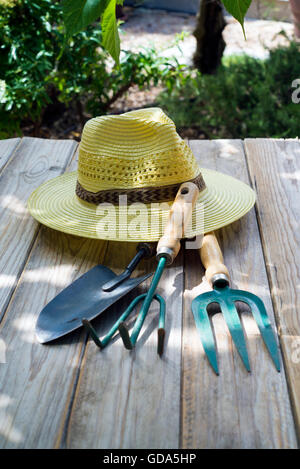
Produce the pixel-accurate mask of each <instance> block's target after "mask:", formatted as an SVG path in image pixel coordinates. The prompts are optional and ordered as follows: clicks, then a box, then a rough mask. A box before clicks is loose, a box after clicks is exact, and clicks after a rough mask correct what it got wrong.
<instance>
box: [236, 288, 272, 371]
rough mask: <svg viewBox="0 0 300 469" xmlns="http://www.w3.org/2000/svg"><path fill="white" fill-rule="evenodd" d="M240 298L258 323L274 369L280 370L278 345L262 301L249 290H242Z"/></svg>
mask: <svg viewBox="0 0 300 469" xmlns="http://www.w3.org/2000/svg"><path fill="white" fill-rule="evenodd" d="M240 300H241V301H244V302H246V303H247V304H248V305H249V306H250V308H251V311H252V314H253V317H254V319H255V321H256V324H257V325H258V328H259V331H260V333H261V336H262V338H263V341H264V343H265V345H266V347H267V350H268V352H269V354H270V356H271V358H272V360H273V363H274V365H275V367H276V370H277V371H280V358H279V353H278V345H277V342H276V338H275V334H274V332H273V329H272V324H271V322H270V319H269V317H268V313H267V311H266V308H265V305H264V303H263V301H262V300H261V299H260V298H259V297H258V296H256V295H253V294H252V293H249V292H243V295H242V296H241V298H240Z"/></svg>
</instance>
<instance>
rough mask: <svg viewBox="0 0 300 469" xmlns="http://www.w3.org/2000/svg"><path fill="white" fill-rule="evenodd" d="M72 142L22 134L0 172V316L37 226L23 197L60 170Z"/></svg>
mask: <svg viewBox="0 0 300 469" xmlns="http://www.w3.org/2000/svg"><path fill="white" fill-rule="evenodd" d="M13 140H14V141H13V142H12V143H13V144H14V147H13V148H16V146H15V145H16V144H17V142H16V141H15V139H13ZM76 146H77V144H76V143H75V142H72V141H70V140H60V141H55V140H43V139H37V138H23V139H22V142H21V143H20V144H19V146H18V147H17V148H16V151H15V152H14V153H13V158H11V160H9V162H8V163H7V165H6V166H5V168H4V169H3V171H2V173H1V175H0V206H1V212H0V239H1V252H0V272H1V275H0V320H1V318H2V317H3V315H4V313H5V310H6V307H7V305H8V302H9V300H10V298H11V295H12V292H13V291H14V288H15V287H16V284H17V281H18V278H19V276H20V273H21V272H22V269H23V267H24V264H25V262H26V259H27V257H28V254H29V252H30V249H31V247H32V243H33V242H34V239H35V236H36V234H37V230H38V227H39V224H38V223H37V222H36V221H35V220H34V219H33V218H32V217H31V216H30V214H29V212H28V210H27V208H26V202H27V199H28V197H29V195H30V194H31V192H32V191H33V190H34V189H36V188H37V187H38V186H39V185H40V184H41V183H42V182H44V181H46V180H47V179H50V178H51V177H55V176H57V175H59V174H61V173H62V172H63V171H64V169H65V167H66V165H67V163H68V161H69V160H70V159H71V157H72V155H73V153H74V151H75V149H76Z"/></svg>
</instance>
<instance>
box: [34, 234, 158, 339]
mask: <svg viewBox="0 0 300 469" xmlns="http://www.w3.org/2000/svg"><path fill="white" fill-rule="evenodd" d="M154 254H155V246H153V245H151V244H148V243H140V244H139V245H138V246H137V253H136V255H135V256H134V258H133V259H132V260H131V262H130V263H129V264H128V266H127V267H126V268H125V270H124V272H122V274H120V275H116V274H115V273H114V272H113V271H112V270H110V269H109V268H108V267H105V266H104V265H96V266H95V267H93V268H92V269H91V270H89V271H88V272H86V273H85V274H83V275H82V276H81V277H79V278H78V279H77V280H75V282H73V283H72V284H71V285H69V286H68V287H67V288H65V289H64V290H63V291H61V292H60V293H59V294H58V295H57V296H56V297H55V298H53V300H51V301H50V302H49V303H48V304H47V305H46V306H45V307H44V309H43V310H42V311H41V312H40V314H39V317H38V320H37V323H36V336H37V339H38V341H39V342H40V343H42V344H44V343H46V342H50V341H51V340H54V339H57V338H59V337H62V336H64V335H66V334H68V333H69V332H71V331H74V330H75V329H77V328H78V327H81V326H82V319H83V318H86V319H89V320H92V319H94V318H95V317H97V316H98V315H99V314H100V313H102V312H103V311H104V310H106V309H107V308H108V307H109V306H111V305H112V304H113V303H115V302H116V301H118V300H119V299H120V298H122V297H123V296H125V295H126V294H127V293H129V292H130V291H131V290H133V289H134V288H135V287H137V286H138V285H139V284H140V283H142V282H144V280H146V279H147V278H149V277H150V276H151V275H152V274H153V272H151V273H147V274H145V275H142V276H140V277H136V278H130V275H131V274H132V272H133V270H134V269H135V268H136V266H137V265H138V263H139V262H140V261H141V260H142V259H143V258H149V257H152V256H153V255H154Z"/></svg>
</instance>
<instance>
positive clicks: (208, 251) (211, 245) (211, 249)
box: [200, 232, 230, 286]
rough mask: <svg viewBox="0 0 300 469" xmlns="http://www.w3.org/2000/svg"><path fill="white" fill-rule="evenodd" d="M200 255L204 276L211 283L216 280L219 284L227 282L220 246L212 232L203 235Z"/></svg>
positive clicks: (228, 278)
mask: <svg viewBox="0 0 300 469" xmlns="http://www.w3.org/2000/svg"><path fill="white" fill-rule="evenodd" d="M200 257H201V261H202V264H203V265H204V267H205V269H206V272H205V276H206V278H207V281H208V282H209V283H210V284H211V285H213V284H215V283H216V282H218V283H219V285H220V286H221V285H223V286H224V283H225V284H226V283H227V284H229V280H230V276H229V272H228V269H227V267H226V265H225V264H224V259H223V254H222V251H221V248H220V246H219V243H218V240H217V238H216V235H215V234H214V233H213V232H211V233H208V234H206V235H204V238H203V243H202V247H201V249H200Z"/></svg>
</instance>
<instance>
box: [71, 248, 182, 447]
mask: <svg viewBox="0 0 300 469" xmlns="http://www.w3.org/2000/svg"><path fill="white" fill-rule="evenodd" d="M134 251H135V245H132V244H131V243H123V244H121V243H109V246H108V251H107V254H106V256H105V259H104V263H105V265H108V266H110V267H111V268H113V270H115V271H118V270H120V266H122V267H124V266H125V265H126V263H127V262H128V260H129V259H130V258H131V257H132V256H133V254H134ZM155 267H156V261H155V260H152V261H145V262H144V268H146V269H147V270H149V269H151V270H153V269H154V268H155ZM182 275H183V268H182V257H181V254H179V256H178V257H177V259H176V260H175V262H174V264H173V265H172V266H171V267H169V268H166V270H165V272H164V273H163V276H162V278H161V280H160V284H159V288H158V292H159V293H160V294H161V295H163V296H164V297H165V298H166V300H167V310H166V329H167V337H166V343H165V351H164V354H163V356H162V358H160V357H159V356H158V355H157V352H156V347H157V327H158V306H157V304H156V303H154V302H153V304H152V305H151V309H150V311H149V313H148V315H147V318H146V321H145V324H144V326H143V329H142V332H141V335H140V336H139V339H138V342H137V345H136V348H135V349H134V350H133V351H131V352H129V351H128V350H126V349H125V348H124V347H123V343H122V341H121V339H120V337H119V336H118V335H117V337H116V340H115V341H113V343H111V344H109V345H108V347H107V348H106V349H104V350H103V351H100V350H99V349H98V348H97V347H96V346H95V344H94V342H92V341H89V342H88V346H87V349H86V352H85V355H84V361H83V366H82V370H81V373H80V377H79V384H78V388H77V391H76V395H75V400H74V405H73V408H72V413H71V416H70V421H69V425H68V430H67V435H66V441H65V445H66V446H67V447H68V448H176V447H178V444H179V431H180V424H179V422H180V373H181V370H180V361H181V314H182V288H183V278H182ZM148 286H149V283H148V285H144V286H143V287H141V288H139V289H137V290H136V291H134V292H133V293H132V294H131V295H130V296H128V297H126V299H124V300H122V301H121V303H120V304H118V305H117V306H116V307H113V308H110V310H109V311H108V312H107V313H106V314H105V315H103V316H102V317H101V318H99V319H98V320H96V321H94V323H95V327H96V329H97V331H98V333H99V335H100V336H101V337H102V336H103V335H104V334H105V333H106V332H107V331H108V329H109V328H110V327H111V325H112V323H113V322H114V321H115V320H116V319H117V318H118V317H119V316H120V313H121V312H122V311H124V309H125V308H126V306H127V305H128V304H129V302H130V301H131V300H132V299H133V298H134V296H135V295H138V294H139V293H141V292H144V291H146V290H147V288H148ZM132 321H133V319H132V317H131V319H129V320H128V323H129V324H132ZM83 435H84V438H83Z"/></svg>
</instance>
